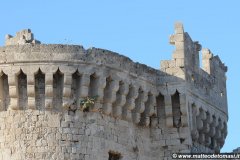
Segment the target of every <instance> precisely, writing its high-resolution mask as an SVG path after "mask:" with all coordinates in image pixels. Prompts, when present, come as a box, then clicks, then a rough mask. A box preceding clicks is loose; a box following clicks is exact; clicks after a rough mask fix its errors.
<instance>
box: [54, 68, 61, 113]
mask: <svg viewBox="0 0 240 160" xmlns="http://www.w3.org/2000/svg"><path fill="white" fill-rule="evenodd" d="M62 97H63V73H61V72H60V70H59V69H58V70H57V72H56V73H55V74H53V108H54V109H56V110H59V109H61V108H62Z"/></svg>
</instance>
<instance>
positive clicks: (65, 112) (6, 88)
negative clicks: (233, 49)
mask: <svg viewBox="0 0 240 160" xmlns="http://www.w3.org/2000/svg"><path fill="white" fill-rule="evenodd" d="M170 43H171V44H173V45H174V46H175V51H174V52H173V56H172V60H165V61H162V62H161V69H160V70H157V69H153V68H151V67H148V66H146V65H144V64H140V63H136V62H133V61H132V60H130V59H129V58H128V57H125V56H122V55H119V54H118V53H115V52H112V51H108V50H104V49H98V48H90V49H84V48H83V47H82V46H79V45H56V44H40V43H39V42H38V41H36V40H34V38H33V34H32V33H31V31H30V30H23V31H21V32H18V33H17V35H16V36H15V37H12V36H7V37H6V45H5V46H3V47H0V120H2V121H3V119H4V120H5V119H6V118H2V119H1V115H3V117H7V116H6V115H4V113H6V114H10V115H11V114H15V113H18V112H19V113H21V115H22V114H25V112H26V114H27V116H29V114H30V112H31V114H34V115H35V114H36V115H37V116H36V117H35V118H34V121H35V122H36V123H41V122H39V121H40V120H42V119H44V118H45V120H46V121H49V124H47V125H46V124H41V125H40V124H38V126H44V127H46V126H48V127H53V126H54V127H55V128H54V129H53V128H50V130H51V131H52V130H55V131H56V130H59V131H61V133H59V134H60V135H58V136H57V134H56V135H55V134H54V136H56V137H55V138H56V139H58V140H59V139H61V141H60V140H59V141H60V142H58V143H57V144H59V143H60V144H61V145H66V148H67V149H66V148H65V149H66V155H67V157H68V159H69V156H68V155H69V154H70V153H68V152H69V151H68V148H69V146H68V145H72V146H73V148H72V150H71V151H72V152H73V150H74V153H75V152H76V151H75V150H76V148H77V147H76V146H78V142H79V139H78V138H79V137H81V138H82V136H83V138H82V139H86V137H84V136H87V137H89V136H90V135H91V136H93V135H94V136H93V139H94V138H96V137H97V139H94V140H96V141H99V142H100V141H101V145H102V144H103V143H102V141H103V139H104V138H105V139H107V138H112V137H114V138H112V139H111V140H109V139H108V141H107V142H111V143H114V144H115V143H117V144H121V145H122V146H123V148H124V147H126V146H127V147H129V146H128V145H130V146H131V147H133V148H134V149H133V150H134V152H138V148H137V147H136V146H135V145H136V144H137V143H140V142H141V143H146V145H148V146H147V147H143V148H141V147H140V148H139V149H140V150H141V152H139V153H138V154H142V153H148V151H146V148H159V149H160V150H161V152H159V153H158V154H160V155H159V157H161V158H162V159H164V157H169V155H171V153H178V152H184V153H188V152H219V151H220V149H221V147H222V146H223V144H224V141H225V138H226V135H227V120H228V113H227V95H226V78H225V72H226V71H227V68H226V66H225V65H224V64H223V63H222V62H221V60H220V59H219V57H218V56H214V55H213V54H212V53H211V51H210V50H208V49H203V50H202V53H203V56H202V57H203V60H202V62H203V69H202V68H200V65H199V51H201V45H200V44H199V43H198V42H194V41H192V39H191V38H190V36H189V35H188V34H187V33H186V32H184V29H183V26H182V24H180V23H177V24H176V25H175V34H174V35H172V36H171V37H170ZM86 98H93V99H94V104H92V105H90V106H89V108H87V109H86V110H84V109H83V108H82V107H83V106H82V101H83V100H85V99H86ZM40 115H41V116H43V117H42V118H41V116H40ZM91 115H95V118H96V119H97V121H99V122H97V123H95V119H94V118H93V119H92V118H91ZM96 115H97V116H96ZM39 116H40V118H39ZM16 117H17V116H16ZM36 119H37V120H36ZM106 119H108V120H107V121H106ZM38 120H39V121H38ZM75 120H76V121H77V122H81V123H75ZM6 121H7V120H6ZM27 122H28V121H27ZM110 122H114V125H113V124H111V125H109V126H108V124H109V123H110ZM21 123H24V122H22V121H21ZM29 123H30V124H27V125H31V124H32V122H29ZM44 123H45V122H44ZM92 124H93V125H96V126H94V127H91V125H92ZM118 125H119V126H118ZM15 126H20V124H19V125H15ZM113 126H114V127H115V129H116V130H118V131H119V132H120V133H121V134H120V135H118V136H115V135H113V134H114V133H115V131H113V128H114V127H113ZM104 127H109V128H108V129H107V131H108V132H107V133H105V130H104V129H103V128H104ZM118 127H119V128H118ZM1 128H4V127H1V124H0V130H1ZM33 128H34V127H33ZM59 128H61V129H59ZM82 128H84V132H83V131H82V130H83V129H82ZM126 128H128V130H126ZM70 132H71V133H70ZM102 132H104V134H103V133H102ZM126 133H129V134H130V135H131V136H130V137H129V136H128V135H126ZM138 134H139V135H140V134H141V136H143V135H144V136H146V137H141V136H139V135H138ZM123 135H124V136H123ZM133 135H134V136H133ZM95 136H96V137H95ZM98 136H102V138H103V139H98V138H99V137H98ZM59 137H61V138H59ZM73 137H74V138H73ZM76 137H77V138H76ZM91 138H92V137H91ZM128 138H129V140H128ZM68 139H69V143H67V140H68ZM73 139H74V140H73ZM87 139H88V138H87ZM89 139H90V138H89ZM70 140H71V141H70ZM89 141H90V140H89ZM92 141H93V140H92ZM107 142H106V143H107ZM1 143H2V141H1V139H0V146H3V145H2V144H1ZM8 143H9V144H10V142H8ZM11 143H12V142H11ZM42 143H43V142H42ZM75 143H76V144H75ZM91 143H93V142H91ZM94 143H95V142H94ZM104 143H105V141H104ZM37 145H39V144H37ZM84 145H86V144H84ZM88 145H89V144H88ZM99 145H100V144H99ZM133 145H134V146H133ZM40 146H41V145H40ZM72 146H71V147H72ZM106 146H107V145H106ZM109 146H111V145H109ZM57 147H58V146H57ZM71 147H70V148H71ZM103 148H104V147H103ZM105 148H107V147H105ZM0 149H1V147H0ZM78 149H79V148H78ZM90 150H91V149H90ZM92 150H94V149H92ZM126 150H132V149H129V148H127V149H126ZM147 150H148V149H147ZM84 151H85V150H84ZM87 151H88V152H90V151H89V149H88V150H87ZM64 152H65V151H64ZM79 152H80V151H79ZM81 152H83V151H81ZM111 152H112V151H111ZM109 153H110V152H109ZM114 153H115V152H114ZM134 154H136V153H134ZM149 154H151V153H149ZM84 155H85V156H86V155H87V153H85V152H84ZM89 155H94V154H92V153H89ZM152 156H153V157H154V156H155V154H154V153H153V154H152ZM159 157H158V158H159ZM155 158H156V157H155ZM0 159H1V151H0ZM93 159H96V158H93ZM143 159H146V158H145V157H144V158H143ZM149 159H151V160H152V159H154V158H152V157H149Z"/></svg>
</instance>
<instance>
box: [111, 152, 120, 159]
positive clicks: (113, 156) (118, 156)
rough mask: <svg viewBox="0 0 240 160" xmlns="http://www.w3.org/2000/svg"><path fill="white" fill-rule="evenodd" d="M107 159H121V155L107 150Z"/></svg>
mask: <svg viewBox="0 0 240 160" xmlns="http://www.w3.org/2000/svg"><path fill="white" fill-rule="evenodd" d="M108 155H109V156H108V160H121V158H122V156H121V154H120V153H116V152H113V151H110V152H108Z"/></svg>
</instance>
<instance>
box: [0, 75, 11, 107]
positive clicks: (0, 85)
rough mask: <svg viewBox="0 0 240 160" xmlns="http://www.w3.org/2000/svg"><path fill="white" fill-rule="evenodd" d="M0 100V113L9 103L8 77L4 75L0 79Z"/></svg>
mask: <svg viewBox="0 0 240 160" xmlns="http://www.w3.org/2000/svg"><path fill="white" fill-rule="evenodd" d="M0 99H1V101H2V104H1V105H2V106H1V107H0V111H6V110H7V109H8V105H9V102H10V97H9V85H8V76H7V75H6V74H5V73H2V76H1V77H0Z"/></svg>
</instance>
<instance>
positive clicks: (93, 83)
mask: <svg viewBox="0 0 240 160" xmlns="http://www.w3.org/2000/svg"><path fill="white" fill-rule="evenodd" d="M97 87H98V77H97V76H96V74H95V73H94V74H92V75H91V76H90V85H89V90H88V96H89V97H95V96H97V90H98V88H97Z"/></svg>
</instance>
